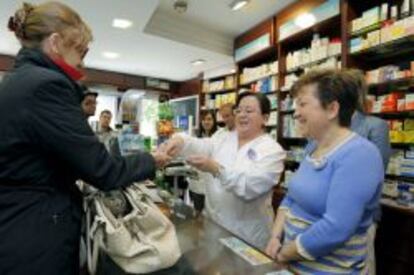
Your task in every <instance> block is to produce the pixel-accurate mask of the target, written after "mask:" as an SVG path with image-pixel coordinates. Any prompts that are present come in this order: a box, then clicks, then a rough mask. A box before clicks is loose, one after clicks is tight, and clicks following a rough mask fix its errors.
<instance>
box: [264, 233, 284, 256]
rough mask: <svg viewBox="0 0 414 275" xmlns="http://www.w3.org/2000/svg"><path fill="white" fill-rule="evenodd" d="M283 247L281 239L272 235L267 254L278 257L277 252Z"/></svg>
mask: <svg viewBox="0 0 414 275" xmlns="http://www.w3.org/2000/svg"><path fill="white" fill-rule="evenodd" d="M281 248H282V243H281V242H280V239H279V238H277V237H272V238H271V239H270V241H269V242H268V243H267V246H266V254H267V255H269V256H270V257H271V258H273V259H276V258H277V254H278V253H279V251H280V249H281Z"/></svg>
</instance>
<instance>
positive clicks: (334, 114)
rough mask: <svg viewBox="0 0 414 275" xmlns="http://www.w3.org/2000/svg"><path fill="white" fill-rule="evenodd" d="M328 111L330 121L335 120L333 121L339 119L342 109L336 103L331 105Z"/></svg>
mask: <svg viewBox="0 0 414 275" xmlns="http://www.w3.org/2000/svg"><path fill="white" fill-rule="evenodd" d="M326 109H327V111H328V119H330V120H333V119H337V118H338V116H339V109H340V106H339V103H338V101H334V102H332V103H329V105H328V107H327V108H326Z"/></svg>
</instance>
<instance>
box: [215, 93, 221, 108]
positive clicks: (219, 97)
mask: <svg viewBox="0 0 414 275" xmlns="http://www.w3.org/2000/svg"><path fill="white" fill-rule="evenodd" d="M220 105H221V96H219V95H218V96H216V106H215V108H220Z"/></svg>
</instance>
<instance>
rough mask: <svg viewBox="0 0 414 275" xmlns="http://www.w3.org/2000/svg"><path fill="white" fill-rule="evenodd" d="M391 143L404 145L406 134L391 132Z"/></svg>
mask: <svg viewBox="0 0 414 275" xmlns="http://www.w3.org/2000/svg"><path fill="white" fill-rule="evenodd" d="M390 142H392V143H403V142H404V133H403V132H402V131H395V130H390Z"/></svg>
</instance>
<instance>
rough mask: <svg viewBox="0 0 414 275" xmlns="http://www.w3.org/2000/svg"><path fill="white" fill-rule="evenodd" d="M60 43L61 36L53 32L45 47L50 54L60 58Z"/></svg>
mask: <svg viewBox="0 0 414 275" xmlns="http://www.w3.org/2000/svg"><path fill="white" fill-rule="evenodd" d="M61 42H62V41H61V36H60V35H59V34H58V33H56V32H54V33H52V34H51V35H50V36H49V37H48V38H47V40H46V44H47V45H45V46H46V47H47V49H48V51H49V53H50V54H52V55H57V56H60V55H61V54H60V49H61Z"/></svg>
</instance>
